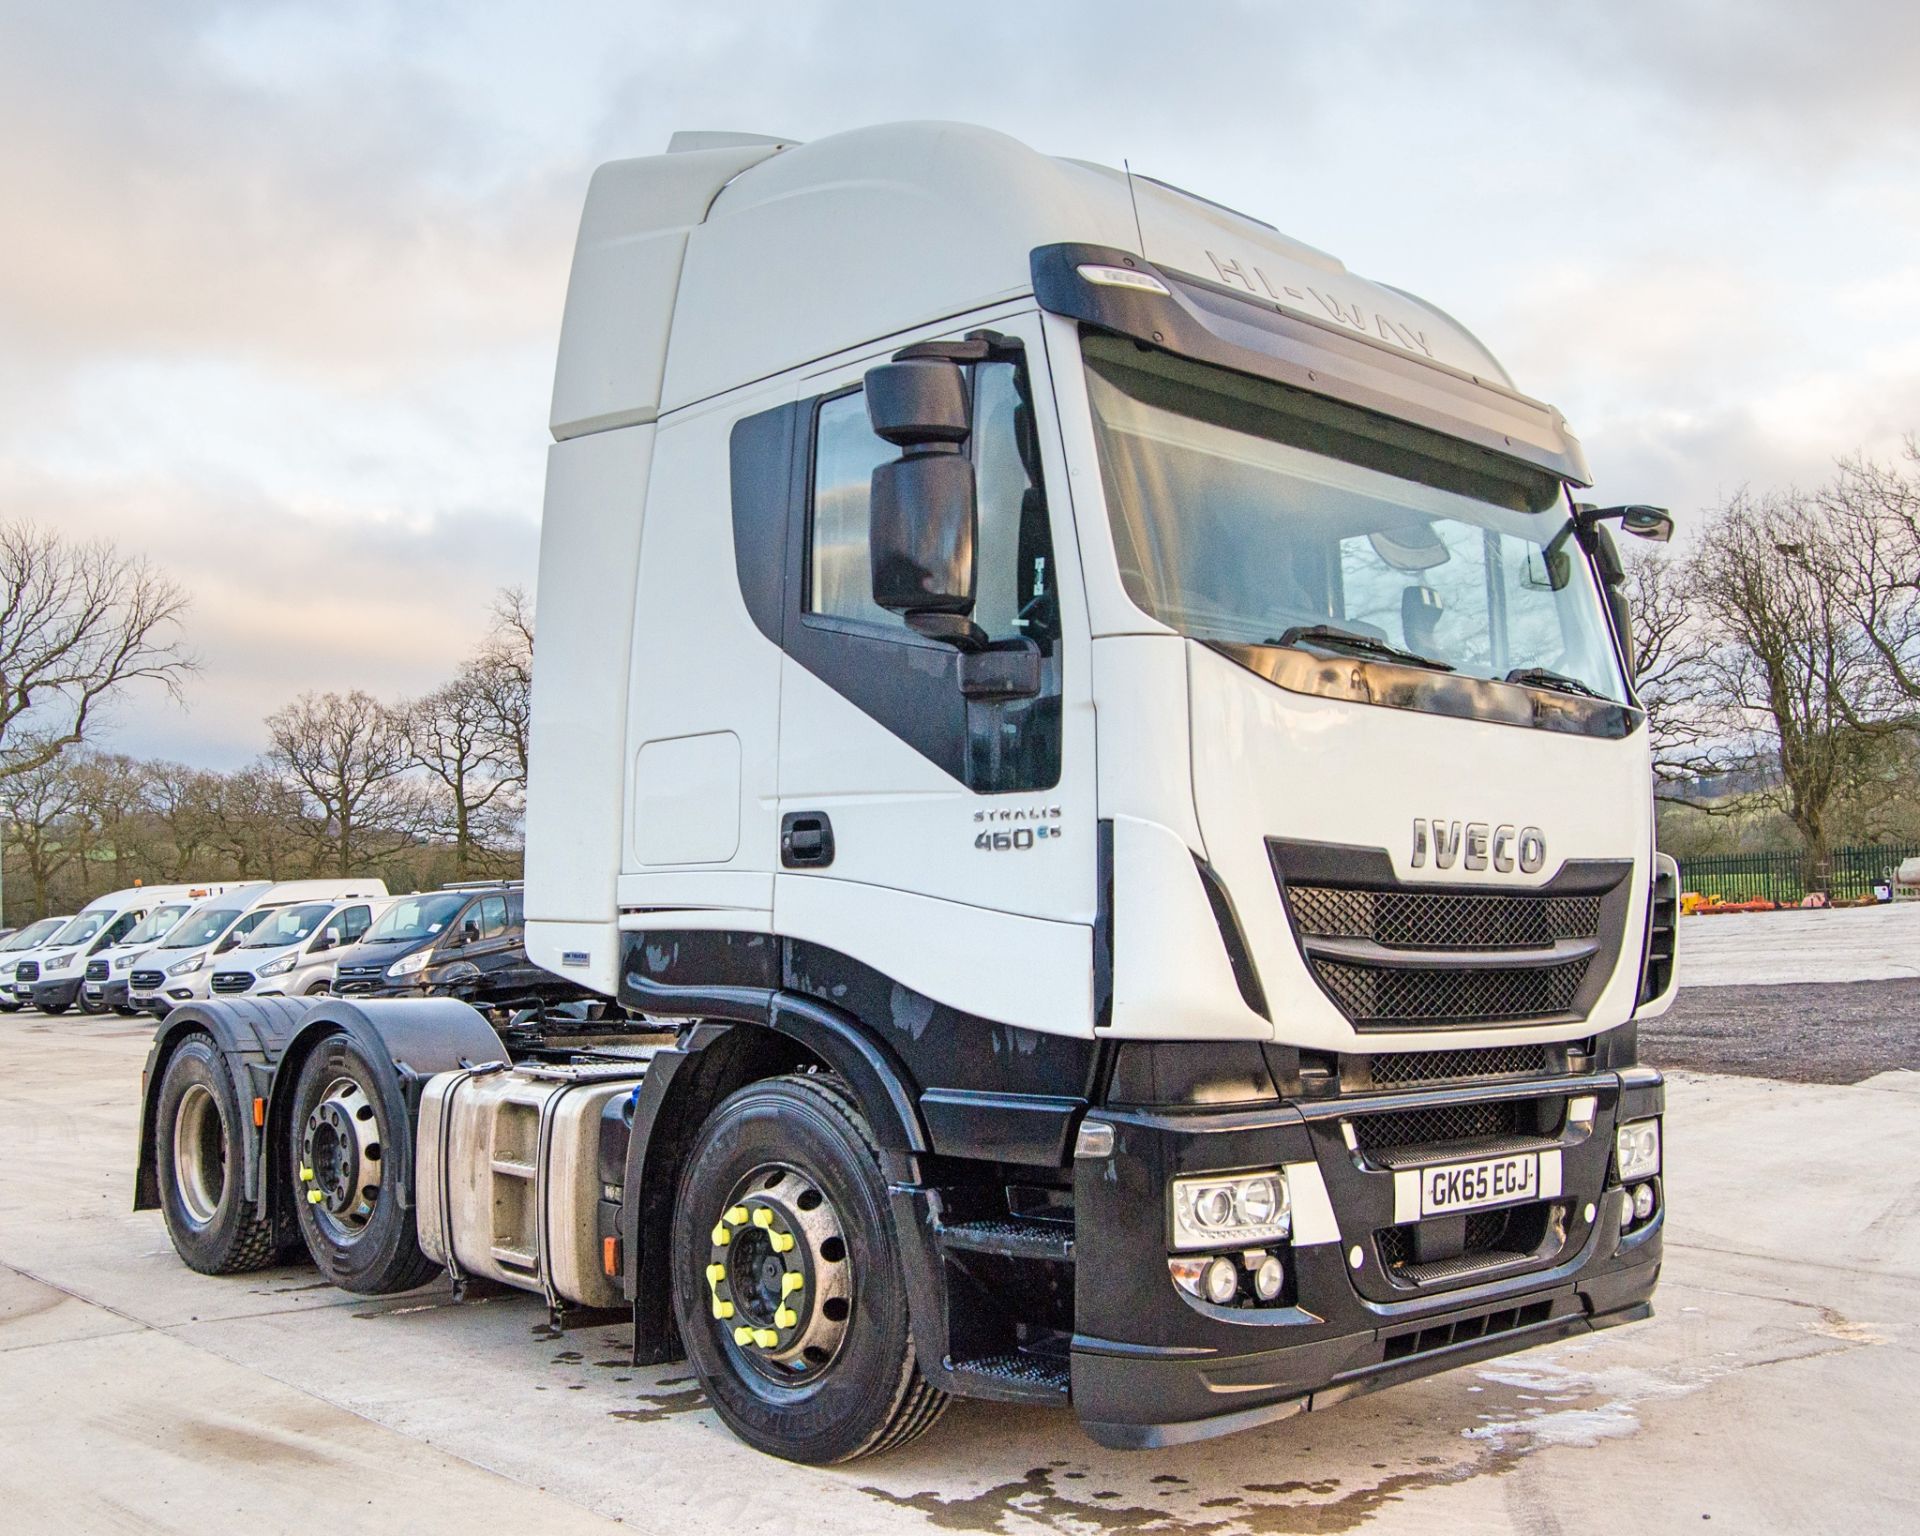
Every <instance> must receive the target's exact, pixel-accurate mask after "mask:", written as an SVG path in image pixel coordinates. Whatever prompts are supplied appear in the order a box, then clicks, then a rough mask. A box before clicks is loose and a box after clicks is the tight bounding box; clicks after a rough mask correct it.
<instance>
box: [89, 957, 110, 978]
mask: <svg viewBox="0 0 1920 1536" xmlns="http://www.w3.org/2000/svg"><path fill="white" fill-rule="evenodd" d="M106 979H107V962H106V961H104V960H89V961H88V962H87V980H88V981H105V980H106Z"/></svg>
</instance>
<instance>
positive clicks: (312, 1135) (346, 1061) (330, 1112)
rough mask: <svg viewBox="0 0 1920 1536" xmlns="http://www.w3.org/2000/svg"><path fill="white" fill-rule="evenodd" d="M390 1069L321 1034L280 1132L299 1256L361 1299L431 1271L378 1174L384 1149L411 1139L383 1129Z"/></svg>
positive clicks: (394, 1128) (418, 1281) (342, 1039)
mask: <svg viewBox="0 0 1920 1536" xmlns="http://www.w3.org/2000/svg"><path fill="white" fill-rule="evenodd" d="M388 1071H391V1068H390V1067H388V1066H387V1064H386V1063H384V1062H375V1061H372V1060H370V1059H369V1058H368V1057H367V1055H366V1053H365V1052H364V1051H363V1050H362V1049H361V1048H360V1046H358V1045H357V1044H356V1043H355V1042H354V1041H352V1040H351V1039H349V1038H348V1037H347V1036H346V1035H329V1036H327V1038H326V1039H324V1040H322V1041H321V1042H320V1044H319V1045H318V1046H317V1047H315V1049H314V1051H313V1053H312V1054H311V1055H310V1056H308V1057H307V1059H306V1062H305V1064H304V1065H303V1066H302V1067H301V1068H300V1075H299V1077H298V1078H297V1079H296V1080H295V1082H294V1089H293V1113H292V1115H291V1117H290V1120H289V1124H288V1127H287V1142H286V1149H285V1150H286V1161H285V1168H286V1170H287V1173H286V1176H287V1177H288V1178H289V1179H290V1180H291V1181H292V1184H293V1208H294V1213H295V1215H296V1217H297V1218H298V1220H299V1223H300V1235H301V1237H302V1238H304V1239H305V1240H306V1244H307V1252H308V1253H309V1254H311V1255H312V1256H313V1262H314V1263H315V1264H316V1265H317V1266H318V1267H319V1270H320V1273H321V1274H323V1275H325V1276H326V1277H327V1279H329V1280H330V1281H332V1282H333V1283H334V1284H335V1285H337V1286H339V1287H340V1288H341V1289H342V1290H346V1291H354V1292H357V1293H358V1294H360V1295H362V1296H384V1295H387V1294H389V1293H390V1292H393V1291H410V1290H412V1289H413V1288H414V1287H415V1286H417V1285H424V1284H425V1283H426V1282H427V1281H428V1280H430V1279H432V1278H433V1276H434V1275H435V1274H436V1273H437V1271H438V1266H437V1265H435V1264H434V1263H433V1261H432V1260H430V1259H428V1258H427V1257H426V1255H424V1254H423V1253H421V1251H420V1242H419V1238H418V1236H417V1235H416V1232H415V1229H414V1222H413V1213H412V1212H411V1211H409V1210H408V1209H406V1208H405V1207H403V1206H402V1205H401V1204H400V1200H399V1197H398V1194H397V1193H396V1191H395V1190H394V1188H393V1185H392V1182H391V1180H389V1179H388V1178H387V1176H386V1164H387V1162H388V1160H389V1158H390V1156H391V1153H390V1149H393V1148H397V1147H399V1146H400V1145H401V1143H402V1141H403V1139H404V1138H405V1137H407V1136H408V1135H409V1134H410V1132H411V1127H410V1126H407V1125H404V1124H402V1125H391V1124H389V1123H388V1120H387V1113H386V1109H385V1107H384V1101H383V1099H382V1097H381V1093H380V1078H381V1076H382V1074H383V1073H385V1072H388Z"/></svg>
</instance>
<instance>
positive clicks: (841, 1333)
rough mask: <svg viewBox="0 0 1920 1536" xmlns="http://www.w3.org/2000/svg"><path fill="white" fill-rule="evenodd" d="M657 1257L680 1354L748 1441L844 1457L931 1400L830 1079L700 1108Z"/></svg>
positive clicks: (885, 1242)
mask: <svg viewBox="0 0 1920 1536" xmlns="http://www.w3.org/2000/svg"><path fill="white" fill-rule="evenodd" d="M672 1257H673V1305H674V1315H675V1318H676V1320H677V1321H678V1323H679V1328H680V1337H681V1339H682V1340H683V1341H684V1343H685V1345H686V1349H687V1358H688V1360H689V1362H690V1363H691V1364H692V1366H693V1368H694V1370H695V1372H696V1373H697V1374H698V1376H699V1378H700V1383H701V1386H702V1387H703V1388H704V1389H705V1391H706V1394H707V1398H708V1400H709V1401H710V1402H711V1403H712V1404H713V1406H714V1408H715V1410H716V1411H717V1412H718V1413H719V1415H720V1417H721V1418H722V1419H724V1420H725V1421H726V1422H727V1424H728V1426H729V1427H730V1428H731V1429H732V1430H733V1432H734V1433H735V1434H737V1435H738V1436H739V1437H740V1438H741V1439H742V1440H745V1441H746V1442H747V1443H748V1444H749V1445H752V1446H754V1447H755V1448H757V1449H759V1450H762V1451H766V1452H768V1453H769V1454H771V1455H774V1456H780V1457H784V1458H785V1459H787V1460H789V1461H799V1462H807V1463H810V1464H812V1465H815V1466H824V1465H827V1464H829V1463H833V1462H840V1461H851V1460H853V1459H854V1458H855V1457H858V1456H868V1455H872V1454H874V1453H875V1452H878V1451H886V1450H891V1449H893V1448H894V1447H896V1446H899V1445H904V1444H906V1443H907V1442H908V1441H909V1440H912V1439H915V1438H916V1437H918V1436H919V1435H921V1434H923V1433H924V1432H925V1431H926V1430H928V1429H929V1428H931V1427H932V1426H933V1424H934V1422H935V1421H936V1420H937V1419H938V1418H939V1417H940V1415H941V1413H942V1412H943V1411H944V1409H945V1408H946V1405H947V1402H948V1399H947V1396H946V1394H945V1393H943V1392H941V1391H939V1390H938V1389H937V1388H935V1387H933V1386H932V1385H931V1384H929V1383H928V1382H927V1380H926V1379H925V1377H923V1376H922V1375H921V1374H920V1367H919V1363H918V1360H917V1359H916V1357H915V1355H914V1350H913V1337H912V1332H911V1329H910V1327H909V1325H908V1317H907V1288H906V1277H905V1275H904V1274H903V1273H902V1271H901V1267H900V1258H899V1246H898V1244H897V1242H896V1241H895V1238H894V1233H893V1225H892V1220H891V1218H890V1216H889V1214H888V1210H887V1189H886V1181H885V1180H884V1178H883V1177H882V1176H881V1172H880V1157H879V1151H878V1149H877V1147H876V1146H875V1144H874V1140H873V1132H872V1131H871V1130H870V1129H869V1128H868V1125H867V1122H866V1117H865V1116H864V1115H862V1114H861V1112H860V1108H859V1105H858V1104H857V1103H856V1102H855V1101H854V1099H853V1096H852V1095H851V1094H850V1093H849V1092H848V1091H847V1089H846V1087H845V1085H844V1084H842V1083H840V1082H839V1081H838V1080H837V1079H833V1078H822V1077H810V1076H794V1077H779V1078H772V1079H769V1080H768V1081H766V1082H760V1083H754V1084H751V1085H750V1086H748V1087H746V1088H743V1089H741V1090H740V1091H739V1092H738V1093H736V1094H734V1095H733V1096H732V1097H731V1098H728V1099H727V1100H726V1101H725V1102H723V1103H722V1104H721V1105H720V1107H719V1108H718V1109H716V1110H715V1111H714V1112H713V1114H712V1115H711V1116H710V1117H709V1118H708V1120H707V1123H706V1124H705V1125H704V1126H703V1127H701V1130H700V1135H699V1137H698V1140H697V1141H696V1143H695V1145H694V1147H693V1150H692V1153H691V1155H690V1156H689V1158H688V1160H687V1165H686V1170H685V1172H684V1174H683V1175H682V1177H681V1181H680V1190H679V1196H678V1199H677V1201H676V1203H675V1206H674V1216H673V1255H672Z"/></svg>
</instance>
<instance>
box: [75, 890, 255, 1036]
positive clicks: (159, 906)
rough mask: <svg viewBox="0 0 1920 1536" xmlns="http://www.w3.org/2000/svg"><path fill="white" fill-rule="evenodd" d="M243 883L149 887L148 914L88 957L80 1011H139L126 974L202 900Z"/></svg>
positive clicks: (83, 978) (126, 1012)
mask: <svg viewBox="0 0 1920 1536" xmlns="http://www.w3.org/2000/svg"><path fill="white" fill-rule="evenodd" d="M240 883H241V882H238V881H232V880H228V881H216V882H213V883H211V884H201V885H178V886H150V887H148V888H147V895H148V898H149V900H151V901H153V902H154V905H153V906H152V907H150V908H149V909H148V911H147V915H146V916H145V917H143V918H141V919H140V921H139V923H138V924H137V925H136V926H135V927H134V928H133V930H132V931H131V932H130V933H128V934H127V936H126V937H125V938H123V939H121V940H120V942H119V943H117V944H112V945H109V946H108V947H107V948H105V949H102V950H97V951H95V952H94V954H93V955H92V956H90V957H89V958H88V960H87V968H86V971H85V973H84V974H83V977H82V980H81V983H80V1010H81V1012H83V1013H105V1012H106V1011H107V1010H108V1009H109V1008H112V1009H114V1010H116V1011H118V1012H120V1013H125V1014H131V1013H134V1012H135V1011H136V1010H135V1009H134V1008H133V1007H132V1005H131V1004H129V1003H128V1001H127V977H128V975H129V973H130V972H131V971H132V970H133V967H134V966H135V965H136V964H137V963H138V962H139V959H140V957H141V956H142V955H143V954H145V953H146V952H147V950H148V949H150V948H151V947H152V946H153V945H155V944H157V943H159V942H160V940H162V939H164V938H165V937H166V936H167V935H168V934H169V933H171V932H172V931H173V929H174V928H175V927H176V926H177V925H178V924H179V922H180V920H181V919H182V918H183V917H185V916H186V915H187V914H188V913H189V912H191V911H192V910H193V909H194V908H195V907H196V906H198V905H199V904H200V903H201V902H203V901H205V900H207V899H208V898H209V897H211V896H218V895H220V894H222V893H223V892H225V891H230V890H234V889H236V888H237V887H238V885H239V884H240Z"/></svg>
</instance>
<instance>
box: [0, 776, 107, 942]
mask: <svg viewBox="0 0 1920 1536" xmlns="http://www.w3.org/2000/svg"><path fill="white" fill-rule="evenodd" d="M69 766H70V765H69V763H68V762H66V761H62V760H59V759H55V758H43V759H42V760H41V761H40V762H38V763H35V764H34V765H33V766H31V767H27V768H21V769H19V770H17V771H16V772H13V773H9V774H7V775H6V776H5V777H3V778H0V825H4V828H5V832H6V855H7V866H8V872H9V873H10V874H13V875H20V874H23V873H24V874H25V875H26V877H27V883H28V884H29V885H30V886H31V887H32V889H33V910H32V912H31V913H30V914H29V916H30V917H31V918H41V917H46V916H49V915H50V910H51V909H50V905H49V901H48V897H49V894H50V892H51V891H52V889H53V882H54V880H55V879H56V878H57V877H58V876H59V875H60V873H61V872H62V871H63V870H65V869H66V868H67V867H68V866H69V865H71V864H73V863H74V862H75V861H76V860H77V859H79V857H80V856H81V853H82V852H83V851H84V849H85V846H86V843H85V837H84V830H85V829H84V825H83V822H82V820H81V815H80V810H81V797H80V793H79V790H78V789H77V788H76V787H75V785H74V782H73V775H72V774H71V773H69V772H68V771H67V770H68V768H69ZM9 905H10V906H12V905H14V904H13V903H9ZM16 910H17V908H16Z"/></svg>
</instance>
